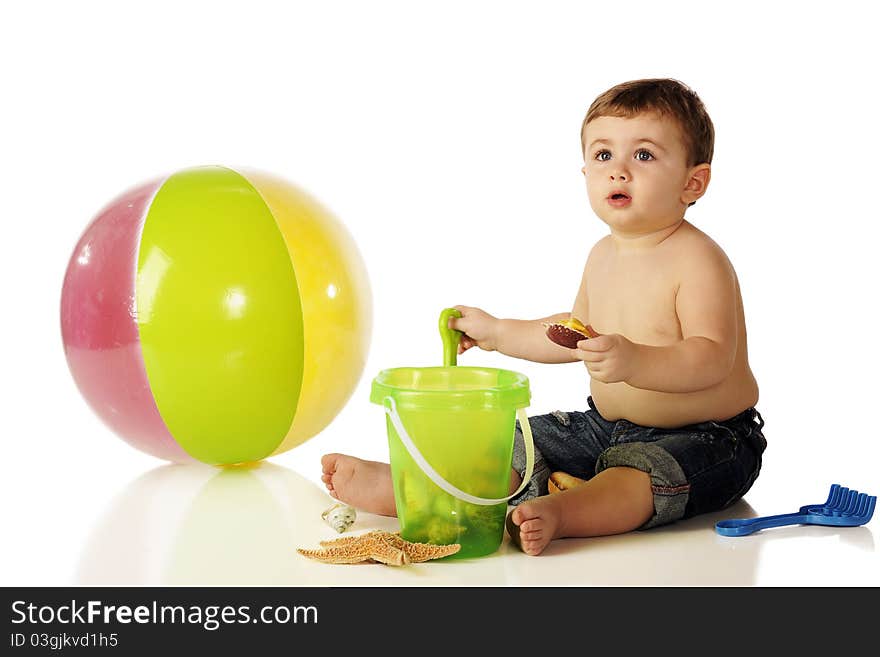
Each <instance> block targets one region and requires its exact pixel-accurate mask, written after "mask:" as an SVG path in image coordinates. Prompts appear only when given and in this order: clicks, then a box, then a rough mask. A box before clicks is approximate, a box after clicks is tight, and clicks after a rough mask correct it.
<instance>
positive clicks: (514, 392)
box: [370, 365, 531, 408]
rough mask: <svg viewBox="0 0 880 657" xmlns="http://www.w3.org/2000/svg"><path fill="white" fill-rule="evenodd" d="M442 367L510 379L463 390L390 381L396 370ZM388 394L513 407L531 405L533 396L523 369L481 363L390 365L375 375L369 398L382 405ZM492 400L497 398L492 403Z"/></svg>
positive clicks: (427, 370)
mask: <svg viewBox="0 0 880 657" xmlns="http://www.w3.org/2000/svg"><path fill="white" fill-rule="evenodd" d="M443 370H455V371H456V372H482V373H486V374H490V375H495V376H497V375H498V374H499V373H500V374H503V375H504V376H505V378H507V379H508V381H506V382H505V383H504V384H501V385H481V386H480V387H478V388H472V389H464V390H461V389H460V390H443V389H439V390H438V389H430V388H428V389H426V388H418V387H412V386H404V385H399V384H395V383H390V382H389V381H388V379H389V378H391V377H392V376H393V375H394V374H395V373H400V372H419V371H421V372H437V371H443ZM387 395H393V396H395V397H397V398H398V399H399V400H407V399H409V400H411V401H413V402H414V401H415V400H416V399H420V400H423V401H426V400H429V399H437V400H438V402H439V400H447V401H448V402H454V400H457V401H458V402H465V403H467V402H468V400H469V401H470V402H475V403H479V404H481V405H485V404H486V403H489V404H492V405H494V404H496V403H499V402H500V403H501V404H502V406H510V405H512V406H513V407H514V408H516V407H523V406H528V405H529V402H530V399H531V390H530V388H529V378H528V377H527V376H526V375H525V374H522V373H521V372H516V371H514V370H508V369H504V368H499V367H482V366H461V365H453V366H443V365H436V366H426V367H391V368H387V369H384V370H381V371H380V372H379V373H378V374H377V375H376V376H375V377H374V378H373V383H372V386H371V394H370V401H372V402H373V403H376V404H383V403H384V398H385V397H386V396H387ZM491 400H495V401H494V402H492V401H491Z"/></svg>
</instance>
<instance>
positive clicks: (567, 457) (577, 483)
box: [322, 79, 766, 555]
mask: <svg viewBox="0 0 880 657" xmlns="http://www.w3.org/2000/svg"><path fill="white" fill-rule="evenodd" d="M581 145H582V149H583V154H584V163H585V164H584V167H583V173H584V177H585V179H586V185H587V195H588V197H589V201H590V206H591V207H592V209H593V211H594V212H595V213H596V215H597V216H598V217H599V219H601V220H602V221H603V222H604V223H605V224H606V225H607V226H608V228H609V234H608V235H606V236H605V237H603V238H602V239H600V240H599V241H598V242H597V243H596V244H595V245H593V247H592V249H591V250H590V252H589V255H588V257H587V261H586V264H585V267H584V273H583V278H582V280H581V283H580V289H579V290H578V293H577V296H576V297H575V300H574V305H573V307H572V310H571V312H564V313H558V314H554V315H551V316H549V317H544V318H541V319H536V320H516V319H499V318H496V317H493V316H492V315H490V314H488V313H486V312H485V311H483V310H480V309H479V308H473V307H468V306H456V308H458V309H459V310H460V311H461V313H462V316H461V317H460V318H458V319H450V324H449V325H450V327H451V328H454V329H457V330H459V331H462V333H463V336H462V339H461V342H460V345H459V352H460V353H463V352H464V351H467V350H468V349H470V348H471V347H473V346H477V347H480V348H481V349H484V350H488V351H499V352H501V353H503V354H506V355H508V356H512V357H514V358H522V359H527V360H531V361H535V362H539V363H571V362H577V361H583V363H584V366H585V368H586V371H587V373H588V374H589V376H590V393H591V395H590V397H589V398H588V400H587V401H588V405H589V408H588V409H587V410H585V411H572V412H561V411H557V412H554V413H551V414H549V415H540V416H535V417H531V418H529V423H530V425H531V427H532V433H533V436H534V440H535V448H536V449H535V451H536V463H535V468H534V474H533V476H532V478H531V481H530V482H529V485H528V486H527V487H526V488H525V490H524V491H523V492H522V493H521V494H520V495H518V496H517V497H516V498H514V499H513V500H512V501H511V504H512V505H514V506H515V508H514V510H513V511H512V512H511V513H510V514H509V516H508V522H507V527H508V531H509V532H510V534H511V538H512V540H513V542H514V543H515V544H516V545H518V546H519V547H520V548H521V549H522V550H523V551H524V552H525V553H527V554H531V555H536V554H540V553H541V552H542V551H543V550H544V549H545V548H546V547H547V545H548V544H549V543H550V541H552V540H553V539H556V538H563V537H587V536H600V535H606V534H616V533H622V532H627V531H631V530H635V529H647V528H650V527H655V526H658V525H662V524H666V523H670V522H673V521H676V520H679V519H682V518H688V517H691V516H694V515H697V514H701V513H707V512H711V511H716V510H718V509H722V508H724V507H726V506H728V505H730V504H732V503H733V502H735V501H736V500H738V499H739V498H740V497H742V496H743V495H744V494H745V493H746V491H748V490H749V488H750V487H751V485H752V483H753V482H754V480H755V478H756V477H757V476H758V472H759V471H760V468H761V455H762V453H763V451H764V449H765V447H766V441H765V439H764V436H763V433H762V431H761V429H762V427H763V424H764V423H763V420H762V419H761V416H760V414H759V413H758V412H757V411H756V410H755V408H754V406H755V404H756V403H757V400H758V385H757V383H756V381H755V378H754V376H753V374H752V372H751V369H750V368H749V362H748V354H747V348H746V347H747V344H746V326H745V317H744V313H743V303H742V298H741V295H740V289H739V282H738V280H737V277H736V273H735V271H734V269H733V266H732V265H731V263H730V261H729V260H728V258H727V256H726V255H725V253H724V251H722V249H721V247H719V246H718V244H716V243H715V242H714V241H713V240H712V239H711V238H710V237H709V236H708V235H706V234H705V233H704V232H702V231H701V230H699V229H698V228H696V227H695V226H693V225H692V224H690V223H689V222H688V221H686V220H685V217H684V215H685V210H686V209H687V208H688V207H689V206H690V205H693V204H694V203H695V202H696V201H697V200H698V199H699V198H700V197H702V196H703V194H705V193H706V189H707V187H708V185H709V180H710V176H711V162H712V154H713V146H714V128H713V125H712V121H711V119H710V118H709V116H708V114H707V112H706V109H705V107H704V106H703V103H702V102H701V101H700V99H699V98H698V96H697V95H696V94H695V93H694V92H693V91H692V90H690V89H689V88H688V87H687V86H685V85H684V84H682V83H680V82H678V81H676V80H671V79H649V80H636V81H632V82H626V83H623V84H620V85H617V86H615V87H613V88H611V89H609V90H608V91H606V92H604V93H603V94H601V95H600V96H599V97H598V98H596V100H595V101H593V103H592V105H591V106H590V108H589V110H588V111H587V114H586V117H585V118H584V121H583V125H582V127H581ZM572 317H573V318H576V319H578V320H580V321H581V322H582V323H584V324H589V325H591V326H592V328H594V329H595V330H596V331H597V332H598V333H599V334H600V335H599V337H594V338H590V339H585V340H582V341H580V342H578V343H577V346H576V348H574V349H570V348H566V347H563V346H559V345H557V344H556V343H554V342H552V341H550V340H549V339H548V338H547V335H546V329H545V324H546V323H548V322H556V321H559V320H562V319H569V318H572ZM322 466H323V475H322V480H323V481H324V483H325V485H326V486H327V489H328V490H329V491H330V494H331V495H332V496H333V497H336V498H338V499H340V500H342V501H344V502H346V503H348V504H351V505H353V506H356V507H359V508H362V509H364V510H367V511H370V512H373V513H379V514H384V515H395V513H396V510H395V504H394V494H393V487H392V482H391V472H390V467H389V466H388V464H385V463H377V462H373V461H364V460H361V459H358V458H355V457H353V456H348V455H342V454H328V455H325V456H324V457H323V458H322ZM512 466H513V472H512V477H511V488H510V490H511V492H512V491H514V490H516V489H517V488H518V487H519V486H520V484H521V482H522V473H523V472H524V471H525V450H524V448H523V445H522V436H521V432H520V430H519V428H517V436H516V443H515V449H514V458H513V464H512ZM551 477H552V479H551ZM548 482H549V490H550V491H551V492H552V493H553V494H548Z"/></svg>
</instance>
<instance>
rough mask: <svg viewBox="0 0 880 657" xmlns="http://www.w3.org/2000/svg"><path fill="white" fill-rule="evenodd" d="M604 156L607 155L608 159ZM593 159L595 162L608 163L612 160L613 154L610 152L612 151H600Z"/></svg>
mask: <svg viewBox="0 0 880 657" xmlns="http://www.w3.org/2000/svg"><path fill="white" fill-rule="evenodd" d="M603 155H607V156H608V157H607V158H606V157H603ZM593 159H594V160H599V161H600V162H607V161H608V160H610V159H611V152H610V151H604V150H603V151H599V152H598V153H596V154H595V155H594V156H593Z"/></svg>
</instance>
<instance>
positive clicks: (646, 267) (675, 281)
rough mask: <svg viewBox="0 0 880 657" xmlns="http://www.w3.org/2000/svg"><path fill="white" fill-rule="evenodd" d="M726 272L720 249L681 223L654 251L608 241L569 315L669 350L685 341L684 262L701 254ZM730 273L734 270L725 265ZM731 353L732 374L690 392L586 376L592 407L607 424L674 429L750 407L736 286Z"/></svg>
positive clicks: (590, 265) (754, 390)
mask: <svg viewBox="0 0 880 657" xmlns="http://www.w3.org/2000/svg"><path fill="white" fill-rule="evenodd" d="M706 249H709V250H714V253H713V254H712V255H715V256H719V258H716V259H717V260H719V261H723V262H724V263H726V265H727V266H728V267H729V266H730V265H729V261H728V260H727V257H726V256H725V255H724V254H723V251H721V248H720V247H719V246H718V245H717V244H716V243H715V242H714V241H713V240H712V239H711V238H709V237H708V236H707V235H705V234H704V233H703V232H701V231H699V230H698V229H697V228H695V227H694V226H692V225H691V224H689V223H688V222H683V223H682V225H681V226H680V227H679V229H678V230H676V231H675V232H674V233H673V234H672V235H670V236H669V237H668V238H666V239H665V240H664V241H663V242H661V243H660V244H658V245H656V246H652V247H649V248H645V249H636V250H631V251H626V250H621V249H618V248H616V247H615V244H614V242H613V241H612V238H611V236H608V237H605V238H603V239H602V240H600V241H599V242H598V243H597V244H596V245H595V246H594V247H593V250H592V251H591V252H590V256H589V259H588V261H587V265H586V267H585V270H584V282H583V285H582V286H581V290H580V292H579V294H578V297H577V299H576V301H575V305H574V308H573V311H572V314H573V315H574V316H575V317H577V318H579V319H582V320H583V321H585V322H588V323H589V324H591V325H592V326H593V328H595V329H596V330H597V331H598V332H599V333H603V334H608V333H617V334H620V335H623V336H624V337H626V338H627V339H629V340H631V341H632V342H635V343H639V344H646V345H653V346H667V345H671V344H674V343H676V342H679V341H681V340H682V339H683V336H682V330H681V324H680V322H679V319H678V316H677V314H676V293H677V290H678V287H679V285H680V282H681V277H682V276H683V275H692V274H685V273H684V268H683V267H682V266H681V263H683V262H687V259H688V258H689V257H694V256H696V255H700V250H706ZM730 272H731V275H732V276H734V278H735V276H736V274H735V273H733V269H732V267H730ZM735 313H736V325H737V330H736V356H735V360H734V365H733V368H732V369H731V371H730V372H729V374H728V375H727V376H726V378H725V379H723V380H722V381H721V382H719V383H718V384H716V385H714V386H711V387H709V388H706V389H703V390H697V391H692V392H675V393H670V392H658V391H654V390H643V389H639V388H635V387H633V386H631V385H629V384H627V383H624V382H619V383H602V382H600V381H597V380H595V379H591V382H590V392H591V394H592V396H593V401H594V403H595V404H596V408H597V410H598V411H599V412H600V413H601V414H602V416H603V417H604V418H606V419H608V420H618V419H626V420H629V421H630V422H634V423H636V424H640V425H643V426H652V427H660V428H672V427H679V426H684V425H688V424H694V423H697V422H705V421H708V420H726V419H728V418H731V417H733V416H735V415H737V414H738V413H741V412H742V411H744V410H746V409H747V408H749V407H751V406H754V405H755V404H756V403H757V401H758V384H757V382H756V380H755V377H754V375H753V374H752V371H751V368H750V367H749V362H748V351H747V340H746V325H745V314H744V312H743V303H742V296H741V294H740V288H739V281H738V280H737V281H736V308H735Z"/></svg>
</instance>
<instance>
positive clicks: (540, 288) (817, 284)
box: [0, 1, 880, 584]
mask: <svg viewBox="0 0 880 657" xmlns="http://www.w3.org/2000/svg"><path fill="white" fill-rule="evenodd" d="M869 6H870V3H860V2H840V1H839V2H834V3H827V2H824V3H814V2H806V3H805V2H798V3H794V2H792V3H781V2H780V3H766V2H761V3H758V2H754V3H751V2H740V3H735V4H734V3H728V4H724V5H720V4H719V5H716V4H715V3H703V4H700V3H693V2H682V3H678V2H662V3H655V2H643V3H640V2H627V3H586V2H571V3H562V2H544V3H519V2H504V3H501V2H497V3H496V2H444V3H406V2H369V3H355V2H350V3H349V2H326V3H320V4H319V3H281V2H279V3H269V2H255V1H251V2H247V3H245V2H234V3H232V2H199V3H196V2H189V3H188V2H179V1H178V2H152V3H149V4H145V3H121V2H101V3H99V2H78V3H62V2H58V3H45V2H31V3H15V4H14V5H11V7H12V8H11V9H10V7H5V8H4V9H3V10H2V14H0V67H2V68H0V70H2V79H0V96H2V100H0V203H2V209H0V218H2V226H3V228H2V233H0V235H2V244H3V248H2V256H0V267H2V277H0V286H2V288H0V309H2V322H0V336H2V339H0V348H2V361H0V363H2V364H0V367H2V372H3V374H2V394H0V399H2V400H3V401H2V409H3V410H2V413H3V415H2V424H0V432H2V441H3V443H2V444H3V450H2V458H3V461H2V465H3V468H2V475H0V509H2V530H0V531H2V536H3V538H2V540H0V584H68V583H71V582H75V581H77V579H76V578H77V575H76V572H77V568H78V567H79V566H78V565H77V564H79V563H80V562H81V559H82V558H83V557H82V553H83V550H84V549H85V546H86V544H87V543H89V541H90V540H92V537H93V532H94V531H95V527H96V525H97V524H98V523H99V519H100V518H101V517H102V514H103V513H104V512H105V511H106V510H107V509H108V508H109V507H110V506H111V504H112V502H113V500H114V499H116V498H117V497H118V496H120V495H122V494H123V491H125V490H126V487H129V486H131V484H132V482H134V481H136V480H137V479H138V478H139V477H141V476H142V475H144V474H145V473H149V472H151V471H153V470H154V469H156V468H157V467H159V466H161V462H159V461H157V460H156V459H154V458H152V457H150V456H147V455H145V454H141V453H139V452H136V451H135V450H133V449H132V448H130V447H129V446H127V444H125V443H124V442H122V441H121V440H118V439H117V438H116V437H114V436H113V434H112V433H110V431H109V430H108V429H107V428H106V427H105V426H104V425H103V424H102V423H101V422H100V421H99V420H98V419H97V418H96V417H95V416H94V415H93V414H92V412H91V411H90V409H89V408H88V407H87V405H86V404H85V402H84V400H83V399H82V397H81V396H80V395H79V393H78V392H77V389H76V387H75V385H74V383H73V379H72V377H71V376H70V374H69V371H68V369H67V364H66V361H65V359H64V354H63V350H62V344H61V337H60V329H59V300H60V293H61V283H62V279H63V276H64V270H65V267H66V265H67V260H68V258H69V256H70V254H71V251H72V249H73V247H74V245H75V243H76V241H77V239H78V237H79V235H80V233H81V231H82V230H83V229H84V228H85V226H86V224H87V223H88V222H89V220H90V219H91V218H92V216H93V215H94V214H95V213H96V212H97V211H98V210H99V209H100V208H101V207H102V206H103V204H104V203H106V202H107V201H108V200H110V199H111V198H113V197H114V196H116V195H117V194H118V193H120V192H121V191H123V190H125V189H127V188H129V187H131V186H132V185H134V184H135V183H138V182H141V181H144V180H147V179H150V178H154V177H157V176H159V175H162V174H166V173H169V172H172V171H175V170H178V169H182V168H185V167H189V166H195V165H202V164H221V165H228V166H233V167H234V166H250V167H254V168H258V169H263V170H266V171H269V172H273V173H276V174H278V175H281V176H283V177H286V178H288V179H289V180H291V181H293V182H295V183H297V184H299V185H300V186H302V187H304V188H305V189H307V190H308V191H310V192H311V193H312V194H313V195H314V196H315V197H316V198H318V199H319V200H320V201H321V202H322V203H323V204H324V205H325V206H326V207H328V208H329V209H330V210H331V211H333V212H334V214H336V215H337V216H338V217H339V218H340V219H341V220H342V221H343V222H344V223H345V224H346V226H347V227H348V229H349V230H350V232H351V233H352V234H353V236H354V237H355V239H356V240H357V244H358V245H359V247H360V251H361V254H362V255H363V258H364V261H365V263H366V265H367V269H368V271H369V274H370V283H371V287H372V291H373V310H374V322H373V329H372V331H373V332H372V346H371V351H370V354H369V359H368V362H367V366H366V368H365V370H364V373H363V376H362V378H361V381H360V384H359V386H358V388H357V389H356V390H355V392H354V394H353V396H352V398H351V399H350V400H349V402H348V404H347V405H346V406H345V408H344V409H343V410H342V411H341V412H340V413H339V415H338V416H337V418H336V419H335V420H334V422H333V423H332V424H331V425H330V426H329V427H328V428H327V429H326V430H324V431H323V432H322V433H320V434H319V435H318V436H316V437H315V438H313V439H312V440H311V441H309V442H308V443H306V444H304V445H302V446H300V447H298V448H296V449H294V450H293V451H291V452H288V453H286V454H283V455H280V456H278V457H276V458H275V459H273V460H272V461H273V462H274V463H276V464H277V465H279V466H282V467H284V468H289V469H291V470H293V471H295V472H297V473H299V474H300V475H301V476H302V477H304V478H305V479H306V480H309V481H314V482H317V481H318V476H319V462H318V460H319V457H320V455H321V454H323V453H324V452H327V451H346V452H352V453H355V454H357V455H360V456H366V457H369V458H378V459H387V442H386V436H385V429H384V420H383V416H382V413H381V411H380V409H378V408H377V407H375V406H372V405H371V404H370V403H369V401H368V394H369V386H370V381H371V379H372V377H373V376H374V375H375V374H376V373H377V372H378V371H379V370H380V369H384V368H387V367H396V366H402V365H432V364H440V358H441V343H440V339H439V336H438V334H437V328H436V327H437V317H438V314H439V312H440V310H441V309H442V308H444V307H446V306H451V305H455V304H465V305H476V306H480V307H482V308H484V309H486V310H487V311H488V312H490V313H493V314H495V315H497V316H501V317H517V318H536V317H541V316H545V315H548V314H551V313H556V312H563V311H568V310H570V307H571V304H572V301H573V296H574V294H575V292H576V290H577V286H578V282H579V277H580V273H581V270H582V267H583V262H584V258H585V256H586V254H587V252H588V251H589V248H590V246H591V245H592V244H593V243H594V242H595V241H596V240H597V239H599V238H600V237H602V236H603V235H604V234H605V227H604V225H603V224H602V223H601V222H600V221H599V220H598V219H597V218H596V217H595V216H594V215H593V213H592V211H591V210H590V207H589V204H588V202H587V197H586V192H585V187H584V182H583V177H582V175H581V173H580V167H581V165H582V160H581V153H580V141H579V129H580V125H581V120H582V118H583V115H584V113H585V111H586V109H587V107H588V106H589V104H590V102H591V101H592V100H593V99H594V98H595V96H596V95H598V94H599V93H601V92H602V91H604V90H605V89H607V88H608V87H610V86H612V85H614V84H616V83H618V82H622V81H624V80H629V79H635V78H643V77H674V78H677V79H679V80H682V81H683V82H685V83H687V84H688V85H690V86H691V87H692V88H693V89H694V90H695V91H697V93H698V94H699V95H700V96H701V98H702V99H703V101H704V103H705V104H706V106H707V108H708V110H709V113H710V115H711V116H712V118H713V121H714V124H715V129H716V145H715V159H714V163H713V177H712V182H711V185H710V187H709V191H708V193H707V195H706V196H705V197H704V198H703V199H701V200H700V202H699V203H698V204H697V205H696V206H694V207H693V208H691V209H689V210H688V213H687V218H688V219H689V220H690V221H691V222H692V223H694V224H695V225H697V226H698V227H699V228H701V229H702V230H704V231H706V232H707V233H708V234H709V235H710V236H712V237H713V238H714V239H715V240H716V241H717V242H718V243H719V244H720V245H721V246H722V247H723V248H724V250H725V251H726V253H727V254H728V256H729V257H730V259H731V260H732V262H733V264H734V266H735V268H736V269H737V272H738V275H739V279H740V283H741V286H742V293H743V298H744V303H745V309H746V319H747V324H748V331H749V348H750V359H751V364H752V368H753V371H754V372H755V374H756V376H757V378H758V382H759V385H760V388H761V398H760V402H759V404H758V408H759V410H760V411H761V412H762V414H763V415H764V418H765V420H766V422H767V426H766V428H765V433H766V435H767V438H768V440H769V443H770V446H769V448H768V450H767V452H766V454H765V462H764V470H763V473H762V475H761V477H760V479H759V480H758V482H757V483H756V485H755V487H754V488H753V492H752V493H751V494H750V496H749V499H750V501H751V503H752V505H753V506H755V507H756V508H758V509H759V510H760V511H762V512H765V513H781V512H785V511H790V510H795V509H796V508H797V507H798V506H799V505H801V504H806V503H808V502H817V501H821V500H823V499H824V497H825V493H826V491H827V489H828V486H829V485H830V484H831V483H833V482H839V483H842V484H845V485H849V486H850V487H854V488H858V489H860V490H864V491H867V492H872V493H874V494H877V493H878V492H880V477H878V475H877V463H878V460H880V446H878V437H880V432H878V423H877V420H876V418H875V410H876V407H877V403H878V401H877V399H878V398H877V371H878V367H880V358H878V348H877V342H876V334H877V322H876V317H877V312H876V299H877V291H876V287H877V283H878V255H877V240H878V238H880V228H878V219H880V216H878V210H877V204H876V202H875V199H874V192H875V191H876V190H875V188H874V185H875V184H876V174H877V162H878V156H880V129H878V126H877V110H878V108H877V104H876V91H875V87H876V61H877V45H876V34H875V28H876V22H875V20H874V19H873V18H870V17H869V13H868V10H866V9H864V7H869ZM759 7H760V8H759ZM459 362H460V363H462V364H484V365H489V366H499V367H507V368H509V369H515V370H518V371H521V372H523V373H525V374H527V375H528V376H529V378H530V381H531V387H532V395H533V397H532V407H531V409H530V413H545V412H549V411H551V410H554V409H557V408H561V409H577V408H582V407H583V406H584V403H585V397H586V394H587V378H586V375H585V373H584V371H583V369H582V367H581V366H579V365H577V364H570V365H563V366H553V365H539V364H535V363H530V362H527V361H518V360H512V359H508V358H506V357H503V356H500V355H497V354H488V353H485V352H480V351H479V350H472V351H471V352H468V353H467V354H466V355H465V356H463V357H461V358H460V361H459ZM755 500H757V501H758V502H760V505H759V504H756V502H755ZM875 523H876V521H875ZM707 531H708V530H707ZM871 546H872V547H871V549H873V543H872V544H871ZM845 547H846V546H843V545H841V546H840V550H838V552H837V554H832V556H831V558H832V559H841V557H842V559H841V561H844V562H845V561H846V559H847V557H846V552H845V549H844V548H845ZM832 552H834V551H833V550H832ZM797 554H798V553H797V551H794V552H792V553H791V554H790V555H788V556H789V558H787V559H786V560H785V562H784V563H780V565H779V568H783V569H785V568H787V569H788V570H787V571H786V572H790V573H791V575H792V577H791V581H790V582H789V580H786V579H784V578H782V580H781V581H786V582H787V583H793V582H794V581H796V576H797V572H798V571H799V570H800V569H802V568H803V567H806V566H808V565H809V564H808V562H807V559H808V558H807V557H806V556H805V557H803V560H802V561H801V562H798V556H797ZM804 554H808V553H804ZM863 562H864V560H862V561H861V562H860V563H863ZM870 563H871V564H873V566H874V567H876V565H877V561H876V559H874V560H873V561H871V562H870ZM758 581H770V582H772V581H779V580H774V579H773V577H769V578H768V577H764V578H763V580H761V579H759V580H758ZM825 581H827V582H828V583H834V581H835V580H834V575H833V573H830V574H829V573H826V579H825ZM875 581H876V580H875Z"/></svg>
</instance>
